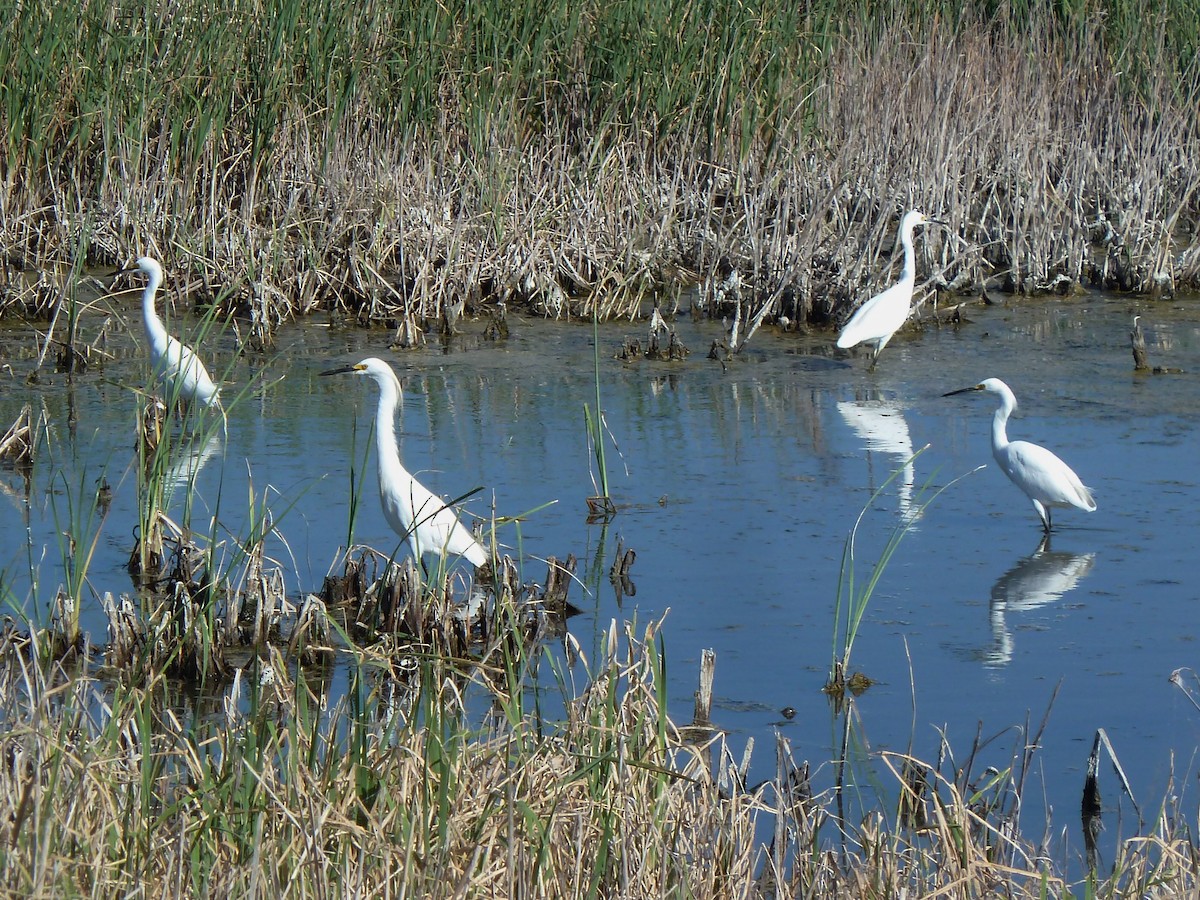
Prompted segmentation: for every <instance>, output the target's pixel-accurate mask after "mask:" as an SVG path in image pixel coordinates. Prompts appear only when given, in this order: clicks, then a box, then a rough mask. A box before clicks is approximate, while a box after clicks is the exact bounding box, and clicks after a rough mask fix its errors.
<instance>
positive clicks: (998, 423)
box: [992, 390, 1017, 453]
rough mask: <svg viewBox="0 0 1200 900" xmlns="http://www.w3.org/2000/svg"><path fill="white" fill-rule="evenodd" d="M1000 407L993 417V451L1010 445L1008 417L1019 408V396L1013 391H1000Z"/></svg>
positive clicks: (998, 450)
mask: <svg viewBox="0 0 1200 900" xmlns="http://www.w3.org/2000/svg"><path fill="white" fill-rule="evenodd" d="M999 394H1000V408H999V409H997V410H996V415H994V416H993V417H992V452H993V453H999V452H1000V451H1001V450H1003V449H1004V448H1005V447H1007V446H1008V417H1009V416H1011V415H1012V412H1013V410H1014V409H1016V408H1017V398H1016V397H1014V396H1013V394H1012V391H1008V390H1005V391H1000V392H999Z"/></svg>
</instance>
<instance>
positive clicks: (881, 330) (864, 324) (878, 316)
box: [837, 209, 933, 364]
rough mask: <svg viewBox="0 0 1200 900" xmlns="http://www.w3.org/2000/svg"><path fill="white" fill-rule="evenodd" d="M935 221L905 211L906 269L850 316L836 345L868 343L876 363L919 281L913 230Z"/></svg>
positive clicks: (902, 227)
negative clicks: (896, 279) (894, 280)
mask: <svg viewBox="0 0 1200 900" xmlns="http://www.w3.org/2000/svg"><path fill="white" fill-rule="evenodd" d="M932 221H933V220H932V219H929V218H927V217H926V216H925V214H924V213H922V212H919V211H918V210H915V209H911V210H909V211H908V212H906V213H905V214H904V218H903V219H901V220H900V243H901V244H902V245H903V246H904V270H903V271H902V272H901V273H900V280H899V281H897V282H896V283H895V284H893V285H892V286H891V287H889V288H887V289H886V290H884V291H882V292H880V293H878V294H876V295H875V296H874V297H872V298H871V299H870V300H868V301H867V302H866V303H864V304H863V305H862V306H860V307H859V308H858V309H857V310H856V311H855V313H854V315H853V316H851V317H850V321H849V322H847V323H846V327H845V328H843V329H842V333H841V334H840V335H838V340H837V345H838V346H839V347H841V348H842V349H843V350H846V349H849V348H850V347H854V346H856V345H858V344H869V345H871V346H873V347H874V349H875V354H874V356H873V357H872V359H871V361H872V364H874V361H875V360H877V359H879V354H880V353H881V352H882V351H883V348H884V347H886V346H887V342H888V341H890V340H891V339H892V335H893V334H895V333H896V332H897V331H899V330H900V326H902V325H903V324H904V323H905V322H906V321H907V320H908V316H909V313H910V311H911V309H910V307H911V304H912V295H913V288H914V287H916V283H917V263H916V257H915V254H914V253H913V229H914V228H916V227H917V226H918V225H924V224H926V223H927V222H932Z"/></svg>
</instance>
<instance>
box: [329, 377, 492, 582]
mask: <svg viewBox="0 0 1200 900" xmlns="http://www.w3.org/2000/svg"><path fill="white" fill-rule="evenodd" d="M321 374H322V375H344V374H348V375H366V376H367V377H368V378H373V379H375V384H376V385H378V386H379V407H378V409H377V410H376V412H375V449H376V455H377V456H378V460H377V465H378V468H379V500H380V502H381V503H382V505H383V515H384V518H386V519H387V522H388V525H390V526H391V528H392V530H393V531H395V532H396V534H398V535H400V537H401V538H403V539H406V540H407V541H408V546H409V548H410V549H411V550H412V554H413V557H414V558H415V561H416V562H417V563H420V562H421V557H422V554H425V553H435V554H438V555H440V556H442V557H443V558H446V557H455V556H461V557H462V558H463V559H465V560H467V561H468V562H469V563H471V564H472V565H474V566H482V565H483V564H484V563H486V562H487V561H488V553H487V551H486V550H484V549H483V546H482V545H481V544H480V543H479V541H477V540H475V536H474V535H473V534H471V532H470V531H469V530H467V528H466V527H465V526H464V525H463V524H462V523H461V522H460V521H459V520H458V516H457V515H456V514H455V512H454V510H453V509H452V508H451V507H450V506H448V505H447V504H446V502H445V501H444V500H443V499H442V498H440V497H438V496H437V495H436V494H434V493H432V492H431V491H430V490H428V489H427V488H426V487H425V486H424V485H422V484H421V482H419V481H417V479H416V478H414V477H413V476H412V474H411V473H410V472H409V471H408V470H407V469H406V468H404V464H403V463H402V462H401V461H400V450H399V448H398V447H397V445H396V430H395V412H396V409H397V407H398V406H399V405H400V399H401V397H402V396H403V393H402V391H401V389H400V380H399V379H398V378H397V377H396V373H395V372H393V371H392V367H391V366H389V365H388V364H387V363H385V362H384V361H383V360H381V359H375V358H374V357H371V358H368V359H364V360H363V361H362V362H359V363H355V364H354V365H352V366H341V367H339V368H336V369H330V370H329V371H327V372H322V373H321Z"/></svg>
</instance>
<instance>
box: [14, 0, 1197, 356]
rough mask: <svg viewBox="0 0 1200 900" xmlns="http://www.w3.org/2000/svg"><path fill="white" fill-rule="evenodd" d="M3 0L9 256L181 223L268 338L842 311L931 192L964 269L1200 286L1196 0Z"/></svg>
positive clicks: (1008, 275) (934, 262)
mask: <svg viewBox="0 0 1200 900" xmlns="http://www.w3.org/2000/svg"><path fill="white" fill-rule="evenodd" d="M885 11H886V14H885ZM0 22H3V23H4V24H3V25H0V37H3V40H0V237H3V239H4V241H5V245H6V247H9V248H11V250H10V252H9V254H8V257H9V261H10V262H12V263H15V264H16V265H18V266H25V267H31V266H37V267H45V268H51V269H59V268H62V267H63V266H64V265H65V264H67V263H68V262H69V261H71V260H74V259H77V258H78V257H79V255H80V252H79V250H78V249H77V248H79V247H82V248H83V250H82V253H83V255H84V257H85V259H86V261H87V262H88V263H89V264H91V265H108V264H111V263H113V262H115V261H118V260H120V259H121V258H131V257H132V256H134V255H136V254H137V253H138V252H141V251H142V250H144V249H145V248H147V247H156V248H158V249H159V252H160V255H161V256H163V257H164V260H165V262H166V263H167V264H168V268H169V269H170V270H172V271H173V272H175V273H176V274H177V276H178V277H179V278H180V279H182V280H187V281H195V282H198V283H201V284H204V285H207V286H208V287H209V288H211V289H213V290H214V292H219V291H217V290H216V289H217V288H221V287H225V288H226V289H227V290H225V291H224V292H222V296H221V297H220V301H219V302H220V304H221V305H222V306H223V307H225V308H226V309H229V310H233V311H237V312H239V313H242V314H245V315H247V316H249V317H254V318H255V320H256V321H257V322H258V323H260V326H261V327H262V328H263V329H264V330H266V331H267V332H269V330H270V329H271V328H272V327H273V323H278V322H279V321H281V320H283V319H286V318H289V317H292V316H297V315H304V314H306V313H309V312H311V311H312V310H314V309H317V308H320V307H326V308H344V309H348V310H350V311H352V312H354V313H355V314H356V315H357V316H358V317H359V319H360V320H362V321H364V322H368V323H369V322H382V321H384V320H386V319H391V318H396V317H401V316H402V317H403V320H405V321H415V322H418V323H429V322H433V321H436V320H437V319H439V318H440V317H442V316H444V315H445V313H446V311H447V310H448V309H451V308H454V307H455V306H456V305H457V304H461V303H465V304H466V307H467V312H468V313H469V314H470V313H474V312H477V311H478V307H479V305H480V304H482V303H494V302H497V301H499V300H505V301H511V302H514V303H515V302H519V303H522V304H527V305H528V306H529V307H530V308H532V309H535V310H538V311H539V312H543V313H547V314H553V315H571V316H575V315H585V316H586V315H588V314H590V311H591V306H592V305H593V304H597V305H599V307H600V313H601V315H602V316H606V317H612V316H635V315H638V314H640V312H641V311H642V309H641V307H642V306H643V303H644V301H646V300H649V299H652V298H653V297H654V296H655V295H656V294H657V293H658V292H660V291H661V290H663V289H664V286H666V285H671V284H676V283H678V282H679V281H680V280H695V279H700V280H703V279H705V278H706V277H708V276H709V275H710V273H713V272H715V271H716V270H717V268H718V266H719V265H720V264H721V263H722V262H724V263H725V264H727V265H731V266H732V267H733V268H734V269H736V270H737V271H738V272H739V273H740V274H741V276H742V278H743V280H744V282H745V284H746V285H747V291H748V294H747V297H748V301H747V302H748V303H750V308H748V309H747V311H746V314H747V319H746V321H747V322H750V321H752V320H753V321H762V320H763V319H761V318H759V315H758V314H759V313H763V315H764V316H765V318H766V320H770V319H772V318H774V317H777V316H779V315H786V316H787V317H788V318H790V319H791V320H793V321H812V322H822V321H827V320H829V319H836V318H838V317H839V316H840V315H842V314H843V313H844V311H845V310H846V309H847V308H848V306H849V305H851V304H852V303H853V302H854V301H855V300H856V298H857V297H858V296H860V295H861V293H862V292H863V291H864V290H866V289H867V285H866V282H867V281H868V280H869V278H870V276H871V275H872V273H876V272H878V271H879V270H880V268H881V266H880V262H881V261H880V260H879V258H878V254H879V252H880V248H885V249H886V246H888V244H887V241H886V237H885V235H887V234H888V233H889V232H890V231H891V230H892V226H891V223H890V222H889V221H888V220H889V218H890V217H891V216H892V215H894V214H895V213H896V212H897V211H899V210H900V209H901V208H902V207H905V206H909V205H918V204H919V205H922V206H925V207H928V208H930V209H932V210H934V211H936V212H938V213H939V214H941V215H942V217H944V218H949V219H950V220H951V221H952V222H953V223H954V230H955V232H956V233H957V235H958V237H959V238H961V239H962V240H965V241H966V243H965V244H963V243H962V242H961V241H959V240H945V241H942V242H939V243H937V244H936V245H934V246H933V247H932V249H931V250H930V251H928V255H927V257H926V258H925V259H924V260H922V264H923V269H924V270H925V271H926V272H927V273H929V274H930V275H932V276H933V277H934V278H936V279H939V280H941V281H945V282H947V283H948V284H950V285H952V286H955V287H966V286H971V285H976V284H979V283H981V282H983V281H985V280H986V279H988V278H995V279H998V280H1000V281H1002V282H1004V283H1006V284H1007V285H1008V286H1010V287H1012V288H1014V289H1022V290H1029V291H1032V290H1044V289H1050V288H1054V287H1057V286H1058V285H1060V284H1061V283H1062V282H1061V280H1060V279H1063V278H1065V279H1066V280H1067V281H1068V282H1072V283H1083V284H1098V285H1104V286H1112V287H1121V288H1147V287H1149V286H1151V285H1153V284H1158V283H1164V282H1165V283H1167V284H1169V285H1170V286H1171V287H1172V288H1175V287H1183V286H1188V285H1192V286H1196V285H1200V250H1197V248H1196V235H1195V231H1194V229H1192V228H1191V224H1190V223H1192V222H1194V221H1195V220H1196V219H1197V218H1198V215H1200V197H1197V191H1196V188H1195V185H1196V183H1197V182H1198V181H1200V178H1197V172H1196V166H1197V163H1196V159H1197V158H1200V154H1198V153H1197V152H1196V148H1197V145H1198V143H1200V125H1198V124H1197V122H1196V117H1195V116H1194V115H1193V112H1194V109H1195V107H1196V103H1197V100H1198V99H1200V63H1198V62H1197V60H1196V47H1197V43H1198V40H1200V37H1198V36H1200V14H1197V12H1196V10H1195V7H1194V5H1193V4H1191V3H1188V2H1185V0H1158V2H1156V3H1153V4H1151V5H1150V6H1149V7H1146V6H1145V5H1143V4H1134V3H1132V2H1130V0H1081V2H1079V3H1072V4H1062V3H1051V2H1048V0H1025V2H1021V3H990V2H989V3H983V4H973V5H967V6H962V5H952V4H944V3H939V2H933V0H911V2H906V3H903V4H899V5H897V4H879V3H877V2H872V0H857V2H854V3H851V4H834V3H830V2H817V3H810V4H801V5H799V6H798V5H797V4H795V3H785V2H768V3H765V4H758V5H746V4H729V3H724V2H719V0H701V2H695V3H679V2H672V0H642V2H640V3H638V4H634V5H629V4H617V5H612V4H599V3H590V4H571V3H565V2H561V0H545V2H539V3H535V2H532V0H523V2H519V3H517V4H511V3H500V2H484V3H464V2H461V0H456V2H451V3H449V4H446V3H441V4H428V3H418V4H416V5H410V6H406V7H403V8H401V7H396V6H394V5H390V4H385V3H379V2H374V0H372V2H367V3H364V4H357V5H352V6H344V7H339V8H337V9H331V8H330V7H329V5H328V4H321V3H317V2H315V0H282V2H279V3H274V4H264V3H262V2H261V0H237V2H234V3H232V4H214V3H212V2H211V0H180V2H179V3H176V4H175V5H173V6H171V7H169V8H165V7H164V8H162V9H158V8H155V9H149V8H147V7H139V6H136V5H125V4H118V5H116V6H111V5H110V6H104V5H102V4H95V3H85V4H82V5H81V6H79V7H78V9H70V10H67V9H65V8H61V9H60V8H57V7H55V8H51V7H37V6H36V5H30V4H28V3H18V2H15V0H8V2H7V3H4V2H0ZM16 274H17V273H15V272H14V271H12V270H9V271H7V272H6V273H4V277H3V278H0V282H3V283H0V304H2V306H3V308H6V309H11V310H14V311H16V310H20V309H23V308H24V305H25V304H24V302H25V301H26V300H28V292H27V291H26V290H25V285H24V284H23V282H22V280H21V279H19V278H17V277H16ZM731 311H732V310H721V309H714V310H712V312H714V313H717V314H722V315H723V314H727V313H729V312H731Z"/></svg>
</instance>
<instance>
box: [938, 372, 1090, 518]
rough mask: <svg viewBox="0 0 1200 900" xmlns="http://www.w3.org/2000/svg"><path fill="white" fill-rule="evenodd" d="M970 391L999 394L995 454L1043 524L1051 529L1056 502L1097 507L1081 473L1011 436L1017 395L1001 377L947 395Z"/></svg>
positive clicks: (993, 448)
mask: <svg viewBox="0 0 1200 900" xmlns="http://www.w3.org/2000/svg"><path fill="white" fill-rule="evenodd" d="M968 391H988V392H990V393H993V394H998V395H999V397H1000V407H999V408H998V409H997V410H996V415H995V417H994V418H993V419H992V456H994V457H995V458H996V462H997V463H998V464H999V465H1000V468H1001V469H1003V470H1004V474H1005V475H1007V476H1008V477H1009V478H1010V479H1011V480H1012V483H1013V484H1015V485H1016V486H1017V487H1019V488H1020V489H1021V490H1022V491H1024V492H1025V496H1026V497H1028V498H1029V499H1030V501H1031V502H1032V503H1033V508H1034V509H1036V510H1037V514H1038V517H1039V518H1041V520H1042V528H1043V529H1044V530H1045V531H1047V532H1049V531H1050V511H1051V509H1052V508H1054V507H1056V506H1061V507H1068V506H1073V507H1075V508H1076V509H1082V510H1084V511H1085V512H1095V511H1096V501H1095V500H1094V499H1093V498H1092V492H1091V491H1090V490H1088V489H1087V488H1086V487H1085V486H1084V484H1083V482H1082V481H1080V480H1079V476H1078V475H1076V474H1075V472H1074V470H1072V469H1071V467H1070V466H1068V465H1067V464H1066V463H1065V462H1063V461H1062V460H1061V459H1059V458H1058V457H1057V456H1056V455H1055V454H1054V453H1052V452H1051V451H1049V450H1047V449H1046V448H1045V447H1041V446H1038V445H1037V444H1031V443H1030V442H1029V441H1010V440H1009V439H1008V417H1009V416H1010V415H1012V412H1013V410H1015V409H1016V408H1017V398H1016V396H1015V395H1014V394H1013V392H1012V391H1011V390H1010V389H1009V387H1008V385H1007V384H1005V383H1004V382H1003V381H1001V380H1000V379H999V378H988V379H987V380H986V381H981V382H980V383H979V384H976V385H973V386H972V387H968V388H962V389H961V390H957V391H950V393H948V394H946V395H945V396H947V397H950V396H952V395H954V394H962V393H966V392H968Z"/></svg>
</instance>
